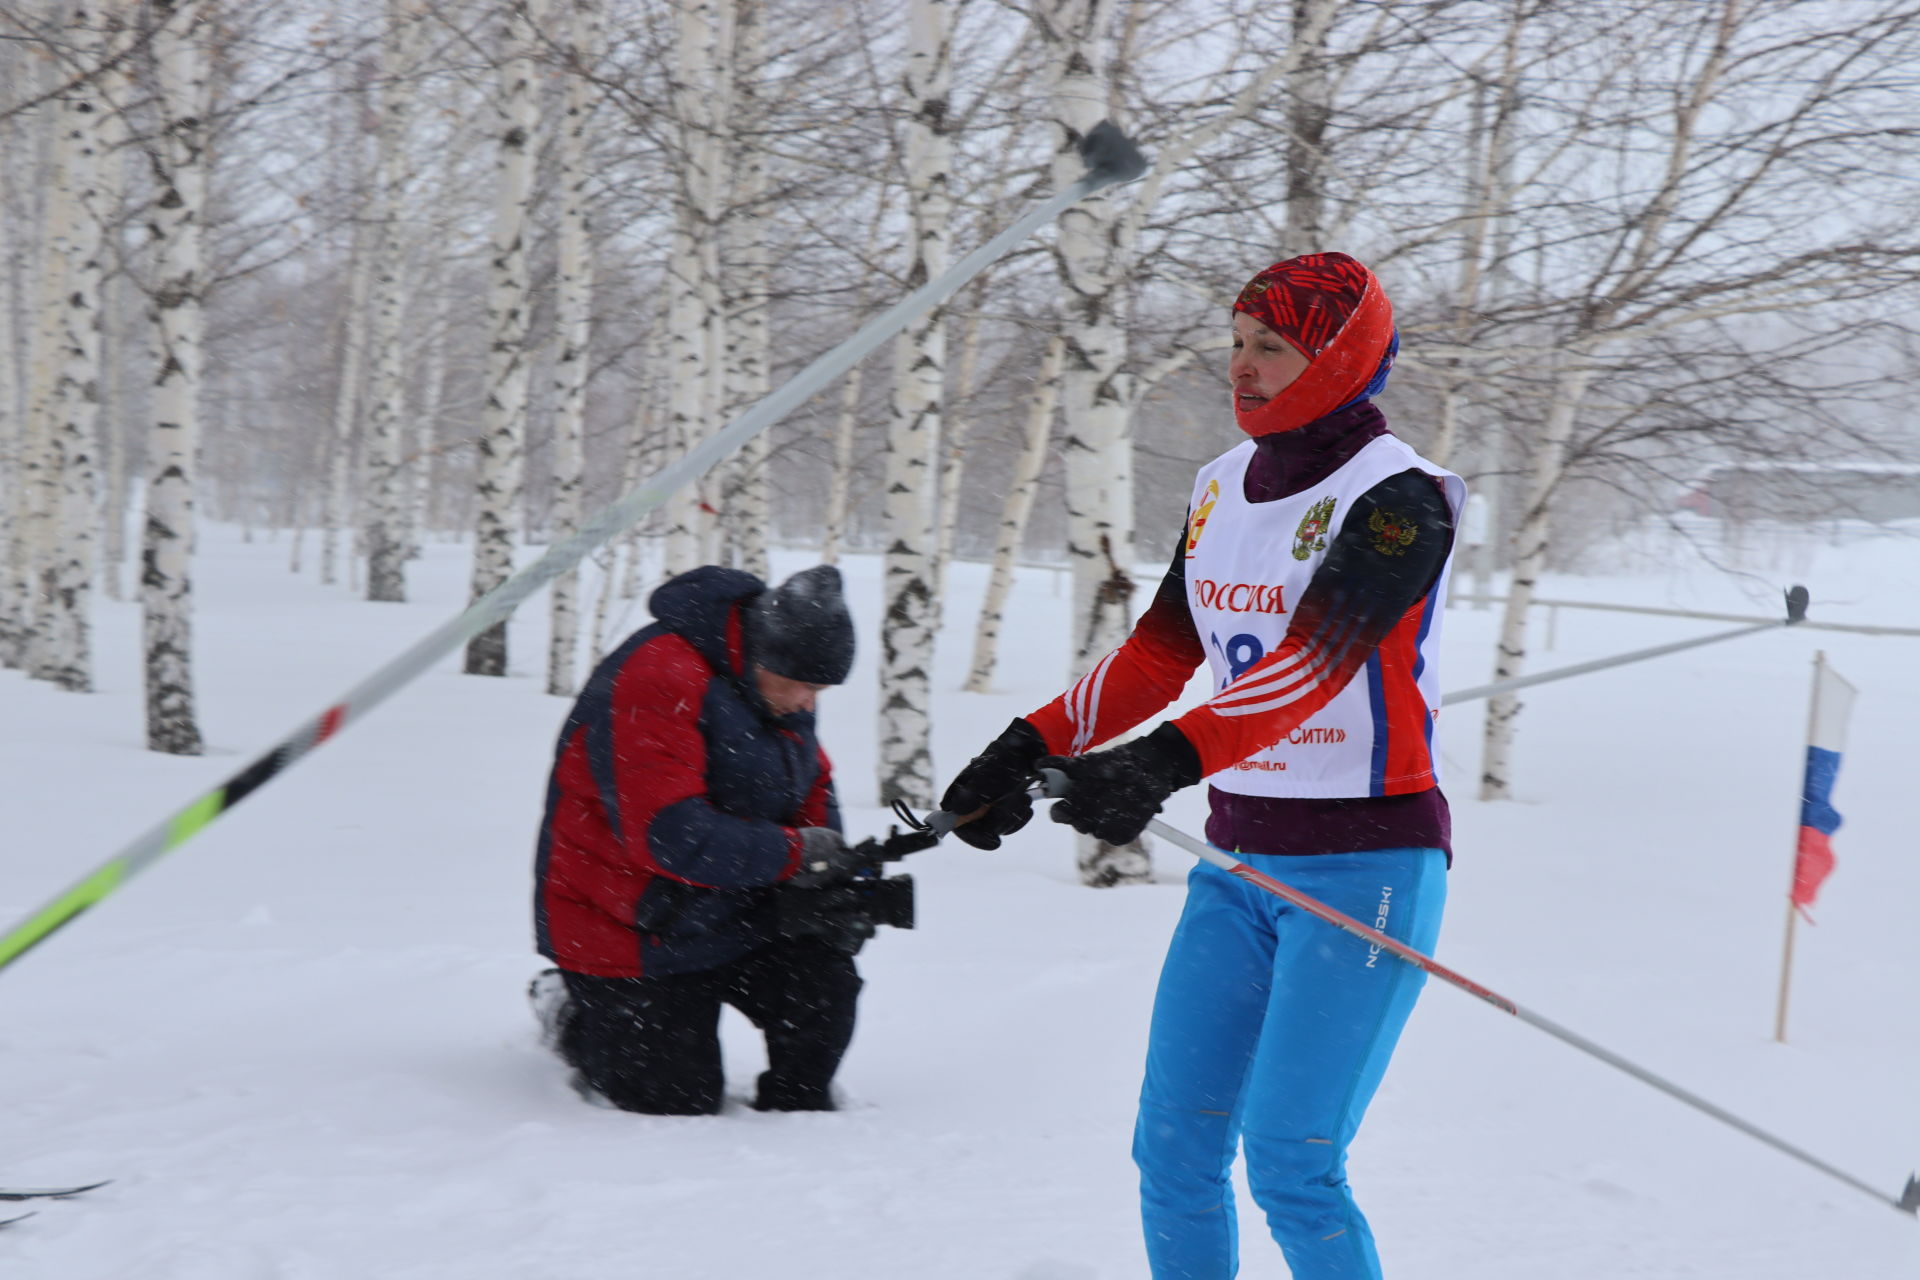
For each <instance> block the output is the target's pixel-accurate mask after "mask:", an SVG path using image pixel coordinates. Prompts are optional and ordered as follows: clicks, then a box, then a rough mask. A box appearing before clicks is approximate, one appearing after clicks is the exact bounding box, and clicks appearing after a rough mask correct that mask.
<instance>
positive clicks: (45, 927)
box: [0, 120, 1148, 969]
mask: <svg viewBox="0 0 1920 1280" xmlns="http://www.w3.org/2000/svg"><path fill="white" fill-rule="evenodd" d="M1080 158H1081V159H1082V160H1083V161H1085V162H1086V166H1087V171H1086V173H1084V174H1083V175H1081V177H1080V179H1079V181H1077V182H1075V183H1074V184H1073V185H1072V186H1069V187H1067V188H1066V189H1065V190H1062V191H1058V192H1056V193H1055V194H1054V195H1053V196H1052V198H1050V199H1048V200H1047V201H1046V202H1045V203H1043V204H1040V205H1038V206H1036V207H1035V208H1033V209H1032V210H1030V211H1028V213H1027V214H1026V215H1025V216H1024V217H1022V218H1021V219H1020V220H1019V221H1017V222H1015V223H1014V224H1013V225H1012V226H1009V227H1008V228H1007V229H1006V230H1004V231H1002V232H1001V233H1000V234H999V235H997V236H995V237H993V239H991V240H989V241H987V242H986V243H985V244H983V245H981V246H980V247H979V248H977V249H975V250H974V251H973V252H972V253H969V254H968V255H967V256H966V257H964V258H962V259H960V261H958V262H956V263H954V264H953V266H951V267H949V268H948V269H947V270H946V271H944V272H942V273H941V274H940V275H939V276H938V277H936V278H935V279H933V280H929V281H928V282H927V283H926V284H924V285H922V286H920V287H919V288H918V289H915V290H914V291H913V292H912V293H910V294H908V295H907V296H906V297H904V298H902V299H900V301H898V302H896V303H894V304H893V306H891V307H889V308H888V309H887V310H886V311H884V312H882V313H881V314H880V315H878V316H875V317H874V318H873V319H872V320H871V321H869V322H868V323H867V324H865V325H864V326H862V327H861V328H860V330H859V331H858V332H856V333H855V334H854V335H853V336H852V337H850V338H848V339H847V340H846V341H845V342H842V343H841V344H840V345H839V346H837V347H835V348H834V349H833V350H831V351H829V352H827V353H826V354H825V355H822V356H821V357H820V358H819V359H817V360H815V361H814V362H813V363H812V364H810V365H808V366H807V367H806V368H804V369H802V370H801V371H800V372H799V373H797V374H795V375H794V376H793V378H792V379H791V380H790V381H788V382H787V383H786V384H785V385H783V386H782V387H781V388H780V389H779V390H777V391H775V392H773V393H772V394H771V395H769V396H767V397H766V398H765V399H763V400H761V401H759V402H757V403H756V404H754V405H753V406H751V407H750V408H748V409H747V410H746V411H745V412H743V413H742V414H741V415H740V416H739V417H737V418H735V419H734V420H733V421H732V422H729V423H728V424H727V425H726V426H725V427H723V428H722V429H721V430H719V431H717V432H715V433H714V434H713V435H711V436H708V437H707V438H706V439H705V440H702V441H701V442H700V443H699V444H697V445H695V446H694V447H693V448H691V449H689V450H688V451H687V453H686V454H685V456H683V457H682V458H680V459H679V460H678V461H677V462H674V463H672V464H671V465H669V466H667V467H666V468H664V469H663V470H661V471H659V472H658V473H656V474H655V475H654V476H652V477H651V478H649V479H647V480H645V481H642V482H641V483H640V484H639V485H638V486H636V487H635V488H634V489H633V491H632V492H630V493H628V494H627V495H626V496H625V497H622V498H621V499H619V500H618V501H617V502H614V503H613V504H611V505H610V506H608V507H606V508H604V509H603V510H601V511H600V512H599V513H598V514H597V515H595V516H594V517H593V518H592V519H591V520H589V521H587V522H586V524H585V525H584V526H582V528H581V530H580V532H579V533H577V534H575V535H574V536H573V537H571V538H568V539H566V540H565V541H564V542H560V543H557V544H555V545H554V546H553V547H551V548H549V549H548V551H547V553H546V554H545V555H543V556H541V557H540V558H539V559H538V560H536V561H534V562H533V563H532V564H530V565H528V566H527V567H526V568H524V569H522V570H521V571H520V572H518V573H516V574H514V575H513V576H512V577H510V578H508V579H507V580H506V581H505V582H503V583H501V584H500V585H499V586H497V587H495V588H494V589H493V590H492V591H489V592H488V593H487V594H486V595H484V596H482V597H480V599H478V600H476V601H474V602H473V604H472V605H471V606H469V607H468V609H467V610H466V612H464V613H462V614H461V615H460V616H459V617H457V618H454V619H453V620H452V621H451V622H448V623H446V624H445V625H443V626H441V627H440V628H439V629H438V630H436V631H434V632H433V633H432V634H430V635H428V636H427V637H426V638H425V639H423V640H421V641H420V642H419V643H417V644H415V645H414V646H413V647H412V648H411V649H408V650H407V651H406V652H404V653H402V654H401V655H400V656H399V657H397V658H395V659H394V660H393V661H392V662H390V663H388V664H387V665H386V666H384V667H382V668H380V669H379V670H378V671H376V672H374V673H373V674H372V675H371V676H368V677H367V678H366V679H365V680H363V681H361V682H360V684H359V685H357V686H355V687H354V688H353V689H352V690H350V691H349V692H348V693H347V695H346V696H345V697H343V698H341V699H340V700H339V701H338V702H336V703H334V705H332V706H331V707H328V708H327V709H326V710H325V711H323V712H321V713H320V714H319V715H318V716H316V717H314V718H313V719H312V720H310V721H308V722H307V723H305V724H303V725H301V726H300V728H299V729H297V730H296V731H294V732H293V733H292V734H291V735H289V736H288V737H287V738H286V739H285V740H284V741H282V742H281V743H280V744H279V745H278V746H276V747H274V748H273V749H272V750H271V751H269V752H267V753H266V754H265V755H263V756H261V757H260V758H259V759H257V760H255V761H254V762H253V763H252V764H250V765H248V766H247V767H246V768H244V769H242V770H241V771H240V772H239V773H237V774H235V775H234V776H233V777H231V778H229V779H228V780H227V781H226V782H225V783H223V784H222V785H220V786H218V787H215V788H214V789H213V790H211V791H209V792H207V793H206V794H205V795H202V796H200V797H198V798H197V799H195V800H194V801H193V802H192V803H191V804H188V805H187V806H186V807H185V808H183V809H181V810H179V811H178V812H177V813H174V814H173V815H171V816H170V817H168V818H167V819H166V820H165V821H163V822H161V823H160V824H159V825H157V826H155V827H154V828H152V829H151V830H149V831H147V832H146V833H145V834H144V835H141V836H140V837H138V838H137V839H135V840H134V841H133V842H132V843H131V844H129V845H127V846H126V848H124V849H122V850H121V851H120V852H119V853H117V854H115V855H114V856H113V857H111V858H109V859H107V860H106V861H105V862H103V863H101V864H100V865H99V866H98V867H96V868H94V870H93V871H91V872H90V873H88V874H87V875H86V876H84V877H82V878H81V879H80V880H79V881H77V882H75V883H74V884H73V885H71V886H69V887H68V888H67V890H66V891H65V892H64V893H61V894H60V895H59V896H58V897H56V898H54V899H53V900H52V901H51V902H49V903H47V904H46V905H45V906H43V907H41V908H40V909H39V910H38V911H35V912H34V913H33V914H31V915H29V916H28V917H27V918H26V919H24V920H22V921H20V922H19V923H18V924H16V925H15V926H14V927H13V928H12V929H10V930H8V931H7V932H6V933H5V934H4V935H0V969H4V968H5V967H6V966H8V965H10V964H12V963H13V962H14V961H15V960H18V959H19V958H20V957H21V956H23V955H25V954H26V953H27V952H28V951H30V950H32V949H33V948H34V947H35V946H37V945H38V944H40V943H41V942H44V941H46V939H47V938H49V937H51V936H52V935H53V933H54V932H55V931H57V930H58V929H59V928H60V927H61V926H62V925H65V924H66V923H68V922H69V921H71V920H72V919H73V918H74V917H76V916H78V915H79V914H80V913H81V912H83V911H85V910H87V908H89V907H91V906H93V904H94V903H96V902H99V901H100V900H101V899H103V898H105V897H107V896H108V895H109V894H111V893H113V892H114V891H115V890H116V889H118V888H119V887H120V886H121V885H122V884H124V883H125V882H126V881H127V880H129V879H131V878H132V877H133V876H134V875H136V874H137V873H139V872H140V871H142V870H144V869H146V868H147V867H148V866H150V865H151V864H152V863H154V862H155V861H157V860H158V859H159V858H160V857H161V855H163V854H166V853H169V852H171V851H172V850H174V849H177V848H179V847H180V846H181V845H182V844H184V843H186V842H187V841H188V840H189V839H191V838H192V837H193V836H194V835H196V834H198V833H199V832H200V831H201V830H203V829H204V828H206V827H207V825H208V824H210V823H212V822H213V821H214V819H216V818H218V817H219V816H220V815H221V814H223V813H225V812H226V811H227V810H229V809H231V808H233V806H234V805H236V804H238V803H240V801H241V800H243V799H245V798H246V797H247V796H248V795H250V794H252V793H253V792H254V791H257V790H258V789H259V788H260V787H262V786H264V785H265V784H266V783H267V782H268V780H270V779H272V778H273V777H275V776H276V775H278V774H280V773H282V772H284V771H285V770H286V769H287V768H288V766H290V765H292V764H293V763H294V762H295V761H297V760H299V759H300V758H301V757H303V756H305V755H306V754H307V753H308V752H310V751H312V750H313V749H314V748H315V747H317V746H319V745H320V744H321V743H323V742H325V741H327V740H328V739H329V738H331V737H333V736H334V735H335V734H336V733H338V732H339V731H340V730H341V729H343V728H345V727H346V726H347V725H348V724H349V723H350V722H352V721H354V720H357V719H359V718H360V717H361V716H364V715H365V714H366V713H367V712H369V711H371V710H373V708H374V707H375V706H377V705H379V704H380V703H381V702H384V701H385V700H386V699H387V698H388V697H389V696H391V695H392V694H393V693H395V692H396V691H398V690H399V689H401V688H403V687H404V686H406V685H408V684H411V683H412V682H413V681H414V679H415V678H416V677H418V676H419V675H421V674H422V673H423V672H425V671H426V670H427V669H428V668H430V667H431V666H433V664H434V663H436V662H438V661H440V659H442V658H444V657H446V656H447V655H448V654H450V653H453V652H454V651H455V650H457V649H459V648H460V646H462V645H464V644H465V643H466V642H467V641H469V640H471V639H473V637H475V636H477V635H479V634H480V633H481V632H483V631H485V630H487V629H488V628H490V627H492V626H494V625H496V624H498V623H500V622H504V621H505V620H506V618H507V617H508V615H510V614H511V613H512V612H513V611H514V610H515V609H516V608H518V607H519V605H520V603H521V601H523V600H525V599H526V598H527V597H528V596H530V595H532V594H533V593H534V592H536V591H538V590H539V589H540V588H541V587H543V586H545V585H546V584H547V583H549V582H551V581H553V579H555V578H557V577H559V576H560V575H561V574H563V573H565V572H566V571H567V570H569V569H571V568H573V566H574V565H576V564H578V563H579V562H580V561H581V560H583V559H584V558H585V557H586V555H587V553H588V552H590V551H592V550H593V549H594V548H595V547H598V546H599V545H601V544H602V543H604V542H606V541H607V540H608V539H610V538H612V537H613V536H614V535H616V534H618V533H619V532H621V531H622V530H623V529H626V528H627V527H628V526H630V525H632V524H633V523H634V521H636V520H638V519H640V517H642V516H644V515H646V514H647V512H649V511H652V510H653V509H654V508H655V507H658V506H659V505H660V504H661V503H663V502H665V501H666V500H667V499H668V498H670V497H672V496H673V495H674V494H675V493H676V492H678V491H679V490H680V489H682V488H684V487H685V486H686V485H688V484H690V483H691V482H692V481H694V480H695V479H697V478H698V477H700V476H701V475H704V474H705V473H706V472H707V471H708V470H710V469H711V468H712V467H713V466H714V465H715V464H716V463H718V462H720V461H721V460H722V459H723V458H725V457H727V455H729V454H731V453H732V452H733V451H734V450H735V449H738V448H739V447H740V446H741V445H743V444H745V443H746V442H747V441H748V440H749V439H751V438H752V437H754V436H756V435H758V434H759V433H760V432H762V431H764V430H766V429H767V428H768V427H770V426H772V425H773V424H774V423H776V422H778V421H779V420H780V419H782V418H784V417H786V416H787V415H788V414H790V413H792V412H793V411H794V410H795V409H798V408H799V407H800V406H801V405H803V404H805V403H806V402H807V401H808V400H809V399H811V398H812V397H813V396H814V395H815V393H817V392H819V391H820V390H821V389H822V388H824V387H826V386H827V385H828V384H830V383H831V382H833V381H834V379H836V378H838V377H840V376H841V375H842V374H844V373H846V372H847V371H848V370H850V369H852V368H853V366H854V365H856V364H858V363H860V361H862V360H863V359H865V358H866V357H867V356H868V355H869V354H870V353H871V352H872V351H873V350H874V349H875V348H877V347H878V346H879V345H880V344H881V343H883V342H885V341H887V340H888V339H889V338H891V337H893V336H894V335H895V334H897V333H899V332H900V331H901V330H903V329H905V328H906V327H907V326H908V325H909V324H911V323H912V322H913V321H915V320H916V319H918V318H919V317H921V316H922V315H925V314H926V313H927V312H929V311H931V310H933V309H934V308H935V307H937V306H939V305H940V304H941V303H943V302H945V301H946V300H947V299H948V298H950V297H952V296H953V295H954V294H955V293H956V292H958V291H959V289H960V287H961V286H962V285H964V284H966V283H967V281H969V280H971V279H973V277H975V276H977V275H979V274H980V272H982V271H984V270H985V269H986V268H987V267H988V266H990V265H992V264H993V263H994V262H996V261H998V260H999V259H1000V258H1002V257H1004V256H1006V254H1007V252H1008V250H1010V249H1012V248H1013V247H1014V246H1015V245H1017V244H1019V243H1020V242H1021V241H1023V240H1025V239H1026V238H1027V237H1028V236H1030V235H1032V234H1033V233H1034V232H1035V231H1037V230H1039V229H1040V228H1041V227H1043V226H1045V225H1046V224H1048V223H1050V222H1052V221H1053V220H1054V219H1055V218H1057V217H1059V216H1060V214H1061V213H1062V212H1064V211H1065V210H1066V209H1067V208H1068V207H1069V206H1070V205H1073V204H1076V203H1078V202H1079V201H1081V200H1084V199H1086V198H1087V197H1088V196H1091V195H1094V194H1095V193H1097V192H1099V191H1103V190H1105V189H1106V188H1108V187H1112V186H1117V185H1119V184H1120V183H1124V182H1131V181H1133V180H1134V179H1135V178H1138V177H1139V176H1140V175H1141V174H1143V173H1145V172H1146V171H1147V167H1148V166H1147V160H1146V157H1145V156H1143V155H1142V154H1141V153H1140V149H1139V148H1138V147H1136V146H1135V145H1134V144H1133V142H1132V141H1130V140H1129V139H1128V138H1127V137H1126V135H1125V134H1123V133H1121V132H1120V130H1119V129H1118V128H1117V127H1116V126H1114V125H1113V124H1112V123H1111V122H1109V121H1104V120H1103V121H1101V122H1100V123H1099V124H1097V125H1095V126H1094V127H1093V128H1092V129H1091V130H1089V131H1088V132H1087V135H1086V136H1085V137H1084V138H1082V139H1081V140H1080Z"/></svg>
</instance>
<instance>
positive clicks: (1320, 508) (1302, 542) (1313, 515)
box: [1293, 498, 1334, 560]
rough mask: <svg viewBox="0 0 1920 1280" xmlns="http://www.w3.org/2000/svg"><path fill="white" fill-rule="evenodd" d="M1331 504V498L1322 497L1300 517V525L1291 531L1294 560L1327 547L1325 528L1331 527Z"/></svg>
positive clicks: (1332, 501)
mask: <svg viewBox="0 0 1920 1280" xmlns="http://www.w3.org/2000/svg"><path fill="white" fill-rule="evenodd" d="M1333 505H1334V500H1333V499H1332V498H1322V499H1320V501H1318V502H1316V503H1314V504H1313V505H1312V506H1311V507H1308V508H1307V514H1306V515H1304V516H1302V517H1300V527H1299V528H1298V529H1295V530H1294V531H1293V558H1294V559H1295V560H1305V559H1306V558H1307V557H1308V556H1310V555H1312V554H1313V553H1314V552H1316V551H1325V550H1326V549H1327V530H1328V529H1330V528H1332V527H1333Z"/></svg>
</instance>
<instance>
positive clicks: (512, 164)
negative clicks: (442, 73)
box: [466, 0, 540, 676]
mask: <svg viewBox="0 0 1920 1280" xmlns="http://www.w3.org/2000/svg"><path fill="white" fill-rule="evenodd" d="M539 21H540V14H539V13H538V11H537V10H536V8H535V5H534V4H533V3H532V2H531V0H524V2H523V0H508V2H507V3H505V4H503V5H502V6H501V7H500V8H499V9H498V10H497V11H496V17H495V26H496V31H497V43H496V56H497V57H498V58H499V76H500V80H499V95H500V96H499V99H498V103H497V105H498V109H499V115H500V121H499V123H500V133H499V137H498V141H497V151H496V157H495V167H494V180H495V184H496V185H495V189H494V211H493V230H492V243H491V246H490V248H489V250H488V259H489V262H488V284H487V331H488V343H487V371H486V380H487V391H486V396H487V398H486V403H485V406H484V407H483V408H482V410H481V428H480V430H481V434H480V441H479V451H480V474H479V479H478V482H477V484H476V486H475V488H476V498H477V501H476V503H475V516H474V520H475V525H474V545H473V585H472V598H473V599H475V600H478V599H479V598H480V597H481V596H484V595H486V594H487V592H489V591H492V590H493V589H494V588H495V587H497V586H499V585H500V584H501V583H502V582H505V581H506V580H507V578H508V577H510V576H511V575H512V573H513V547H514V540H515V535H516V533H517V531H518V528H519V507H520V485H521V476H522V471H523V468H524V458H523V456H522V451H523V442H524V440H525V438H526V417H527V379H528V367H527V355H528V353H527V312H528V307H529V302H528V288H529V281H528V272H527V238H528V232H529V230H530V228H531V225H532V205H533V159H534V156H533V152H534V130H535V128H536V127H537V124H538V115H537V112H538V104H537V103H536V101H535V97H534V67H533V50H532V46H533V33H534V31H535V30H536V29H537V28H538V26H539ZM466 672H467V674H468V675H474V676H504V675H506V674H507V624H506V623H505V622H500V623H497V624H495V625H494V626H492V627H490V628H488V629H487V630H485V631H483V632H481V633H480V634H479V635H477V636H475V637H474V638H473V639H472V640H470V641H469V642H468V643H467V661H466Z"/></svg>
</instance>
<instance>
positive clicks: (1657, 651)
mask: <svg viewBox="0 0 1920 1280" xmlns="http://www.w3.org/2000/svg"><path fill="white" fill-rule="evenodd" d="M1807 598H1808V597H1807V589H1806V588H1805V587H1802V586H1792V587H1788V588H1787V616H1786V617H1784V618H1780V619H1778V620H1775V621H1769V622H1756V623H1752V624H1751V625H1748V626H1744V627H1735V628H1734V629H1733V630H1731V631H1716V632H1714V633H1713V634H1712V635H1710V636H1696V637H1695V638H1694V639H1692V640H1678V641H1675V642H1674V643H1672V644H1661V645H1655V646H1654V647H1653V648H1651V649H1635V650H1634V651H1633V652H1632V653H1621V654H1615V655H1614V656H1613V657H1611V658H1595V659H1594V660H1593V661H1592V662H1576V663H1574V664H1573V665H1572V666H1570V667H1555V668H1554V669H1553V670H1552V671H1542V672H1540V673H1539V674H1537V675H1531V676H1516V677H1515V678H1513V679H1512V680H1500V681H1496V682H1495V683H1493V684H1483V685H1476V686H1475V687H1473V688H1471V689H1457V690H1455V691H1454V692H1452V693H1446V694H1442V695H1440V705H1441V706H1443V707H1447V706H1452V705H1453V704H1454V703H1456V702H1472V701H1473V700H1474V699H1475V698H1491V697H1493V696H1494V695H1495V694H1498V693H1512V692H1513V691H1514V690H1515V689H1524V688H1526V687H1527V686H1528V685H1535V684H1546V683H1547V682H1549V681H1552V680H1565V679H1567V678H1568V677H1569V676H1584V675H1586V674H1587V673H1588V672H1591V671H1605V670H1606V669H1607V668H1608V667H1624V666H1626V665H1627V664H1629V663H1633V662H1645V661H1646V660H1647V659H1648V658H1659V657H1663V656H1665V655H1666V654H1669V653H1679V652H1680V651H1681V650H1682V649H1698V648H1699V647H1700V646H1701V645H1703V644H1719V643H1720V642H1721V641H1722V640H1737V639H1739V638H1740V637H1741V636H1750V635H1752V634H1753V633H1754V632H1756V631H1772V630H1773V629H1774V628H1776V627H1790V626H1792V625H1793V624H1794V623H1796V622H1805V621H1806V619H1807Z"/></svg>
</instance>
